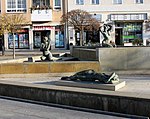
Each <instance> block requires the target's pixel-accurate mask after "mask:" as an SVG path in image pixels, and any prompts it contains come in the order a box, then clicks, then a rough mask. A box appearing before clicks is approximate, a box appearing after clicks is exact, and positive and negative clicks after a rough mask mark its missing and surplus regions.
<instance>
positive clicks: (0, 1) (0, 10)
mask: <svg viewBox="0 0 150 119" xmlns="http://www.w3.org/2000/svg"><path fill="white" fill-rule="evenodd" d="M0 12H1V0H0Z"/></svg>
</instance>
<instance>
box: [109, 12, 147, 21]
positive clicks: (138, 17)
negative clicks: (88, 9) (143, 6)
mask: <svg viewBox="0 0 150 119" xmlns="http://www.w3.org/2000/svg"><path fill="white" fill-rule="evenodd" d="M146 19H147V14H146V13H141V14H111V15H110V20H112V21H117V20H123V21H126V20H146Z"/></svg>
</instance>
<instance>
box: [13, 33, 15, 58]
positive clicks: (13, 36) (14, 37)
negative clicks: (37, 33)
mask: <svg viewBox="0 0 150 119" xmlns="http://www.w3.org/2000/svg"><path fill="white" fill-rule="evenodd" d="M13 59H15V35H14V33H13Z"/></svg>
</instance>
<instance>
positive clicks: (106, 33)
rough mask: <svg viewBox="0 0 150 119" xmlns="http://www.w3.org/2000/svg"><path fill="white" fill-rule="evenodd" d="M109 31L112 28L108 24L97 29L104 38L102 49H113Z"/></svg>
mask: <svg viewBox="0 0 150 119" xmlns="http://www.w3.org/2000/svg"><path fill="white" fill-rule="evenodd" d="M111 29H112V26H111V25H110V24H103V26H101V27H100V29H99V30H100V32H101V34H102V35H103V38H104V39H103V41H102V46H103V47H113V45H112V44H111V43H110V38H109V37H110V31H111ZM111 42H112V41H111Z"/></svg>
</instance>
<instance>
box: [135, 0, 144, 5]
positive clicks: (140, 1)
mask: <svg viewBox="0 0 150 119" xmlns="http://www.w3.org/2000/svg"><path fill="white" fill-rule="evenodd" d="M135 2H136V3H137V4H142V3H143V0H136V1H135Z"/></svg>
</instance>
